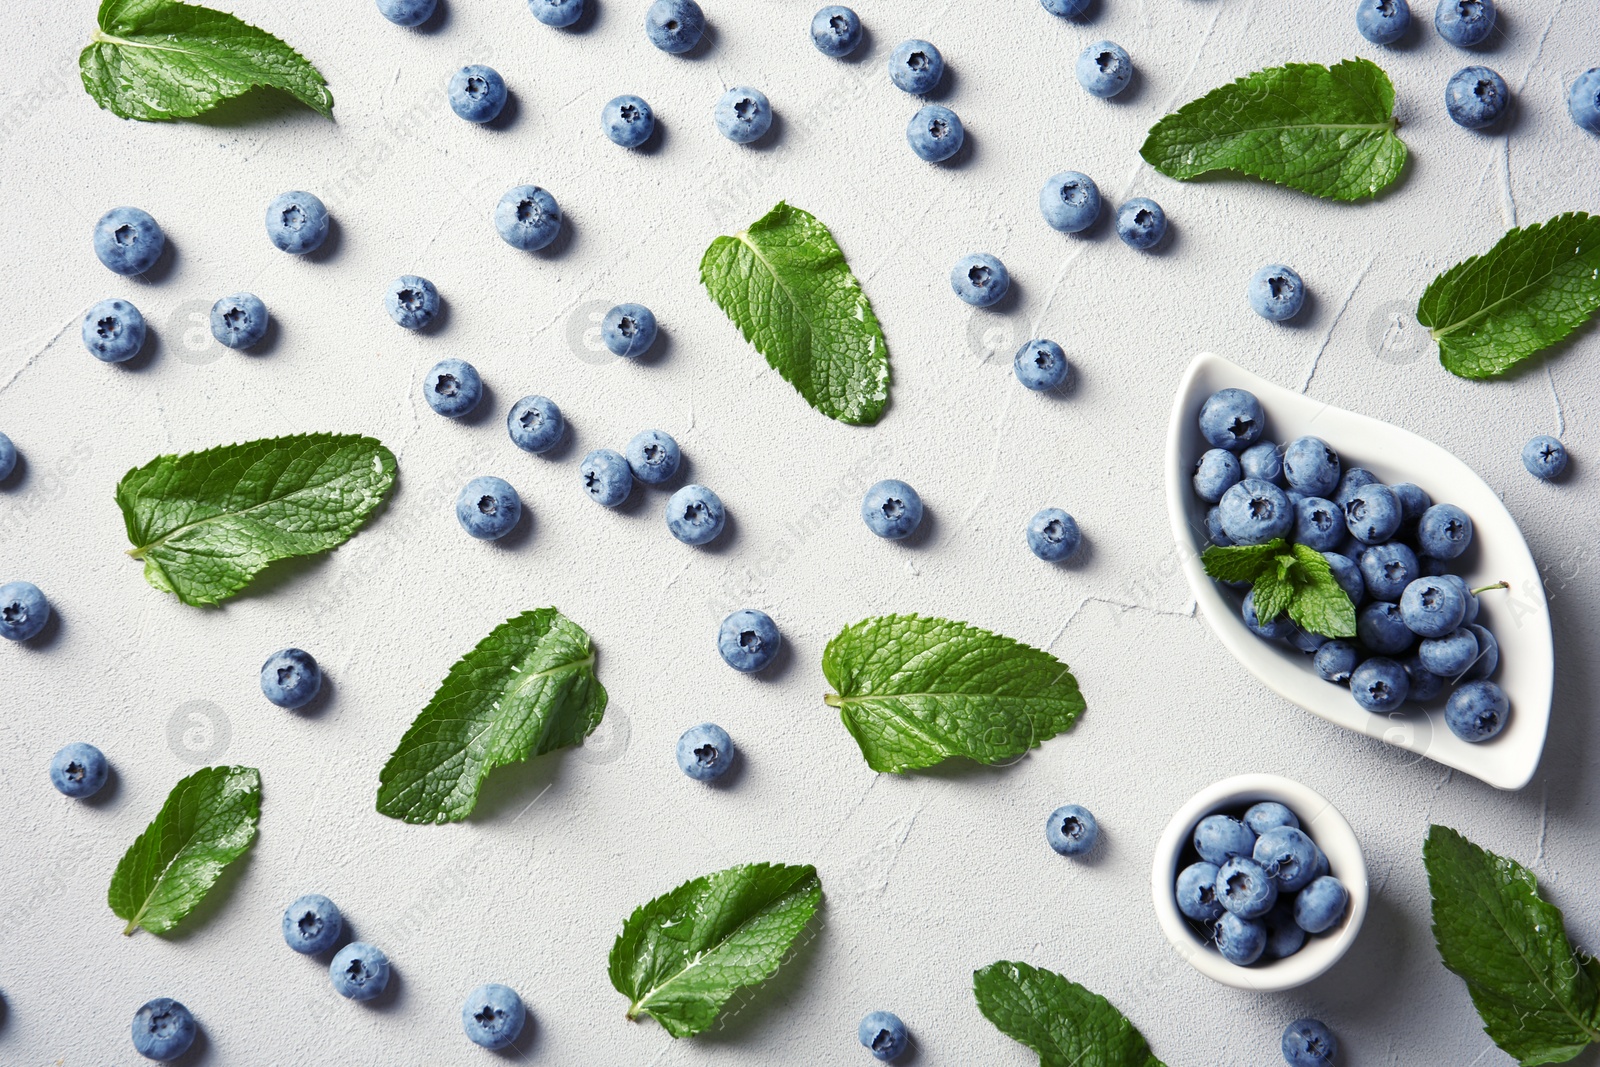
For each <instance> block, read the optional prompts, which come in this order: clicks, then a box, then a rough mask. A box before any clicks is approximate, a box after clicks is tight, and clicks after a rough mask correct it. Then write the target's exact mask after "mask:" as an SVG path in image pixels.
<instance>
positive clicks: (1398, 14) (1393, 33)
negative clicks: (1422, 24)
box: [1356, 0, 1411, 44]
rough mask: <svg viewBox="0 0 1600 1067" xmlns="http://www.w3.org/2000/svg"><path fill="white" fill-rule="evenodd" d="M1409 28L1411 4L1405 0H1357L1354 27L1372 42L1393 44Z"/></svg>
mask: <svg viewBox="0 0 1600 1067" xmlns="http://www.w3.org/2000/svg"><path fill="white" fill-rule="evenodd" d="M1410 28H1411V6H1410V5H1409V4H1407V3H1406V0H1359V2H1358V3H1357V4H1356V29H1357V30H1359V31H1360V32H1361V36H1363V37H1365V38H1366V39H1367V40H1369V41H1371V42H1372V43H1373V44H1394V43H1395V42H1396V41H1398V40H1399V39H1400V38H1402V37H1404V36H1405V33H1406V30H1408V29H1410Z"/></svg>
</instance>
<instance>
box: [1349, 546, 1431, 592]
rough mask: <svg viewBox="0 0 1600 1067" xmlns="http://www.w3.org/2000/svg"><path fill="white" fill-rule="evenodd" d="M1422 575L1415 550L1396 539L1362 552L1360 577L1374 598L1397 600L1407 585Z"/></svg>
mask: <svg viewBox="0 0 1600 1067" xmlns="http://www.w3.org/2000/svg"><path fill="white" fill-rule="evenodd" d="M1421 576H1422V568H1421V567H1420V566H1419V565H1418V563H1417V556H1416V553H1414V552H1412V551H1411V549H1410V548H1408V547H1406V546H1405V545H1403V544H1401V543H1400V542H1399V541H1390V542H1389V543H1388V544H1384V545H1373V546H1372V547H1371V548H1368V549H1366V550H1365V551H1363V552H1362V553H1361V580H1362V581H1364V582H1365V583H1366V585H1367V592H1369V593H1371V594H1372V597H1373V599H1374V600H1393V601H1399V599H1400V597H1401V596H1403V595H1404V594H1405V591H1406V586H1408V585H1410V584H1411V583H1412V582H1413V581H1415V580H1416V579H1417V578H1419V577H1421Z"/></svg>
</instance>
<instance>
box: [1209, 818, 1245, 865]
mask: <svg viewBox="0 0 1600 1067" xmlns="http://www.w3.org/2000/svg"><path fill="white" fill-rule="evenodd" d="M1255 847H1256V835H1255V833H1254V832H1253V831H1252V830H1251V829H1250V828H1249V827H1248V826H1246V825H1245V824H1244V823H1242V822H1240V821H1239V820H1238V819H1235V818H1234V817H1233V816H1231V815H1207V816H1206V817H1205V818H1204V819H1201V820H1200V821H1199V823H1197V824H1196V825H1195V828H1194V850H1195V851H1196V852H1198V853H1200V858H1201V859H1203V860H1205V861H1206V862H1207V863H1214V864H1216V865H1217V866H1218V867H1220V866H1222V865H1223V864H1224V863H1226V862H1228V860H1230V859H1233V858H1234V857H1236V856H1249V855H1250V853H1251V852H1252V851H1253V850H1254V849H1255Z"/></svg>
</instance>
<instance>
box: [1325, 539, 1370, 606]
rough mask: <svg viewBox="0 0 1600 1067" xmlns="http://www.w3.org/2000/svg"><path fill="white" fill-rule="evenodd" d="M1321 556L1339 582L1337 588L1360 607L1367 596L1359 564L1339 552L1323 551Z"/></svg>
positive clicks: (1335, 579) (1364, 580)
mask: <svg viewBox="0 0 1600 1067" xmlns="http://www.w3.org/2000/svg"><path fill="white" fill-rule="evenodd" d="M1322 558H1323V559H1325V560H1327V561H1328V569H1329V570H1331V571H1332V572H1333V580H1334V581H1335V582H1338V583H1339V588H1340V589H1343V590H1344V594H1345V596H1347V597H1349V598H1350V603H1352V604H1354V605H1355V606H1356V607H1360V606H1361V602H1362V601H1363V600H1365V599H1366V598H1367V582H1366V579H1365V578H1363V577H1361V567H1360V565H1359V564H1357V563H1356V562H1355V561H1354V560H1352V559H1351V558H1350V557H1349V556H1346V555H1344V554H1343V553H1340V552H1324V553H1323V554H1322Z"/></svg>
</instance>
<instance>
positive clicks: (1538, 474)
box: [83, 304, 1567, 482]
mask: <svg viewBox="0 0 1600 1067" xmlns="http://www.w3.org/2000/svg"><path fill="white" fill-rule="evenodd" d="M95 306H96V307H100V306H101V305H100V304H97V305H95ZM135 314H137V312H135ZM83 329H84V339H85V341H86V342H87V340H88V330H89V324H88V323H87V322H85V323H84V324H83ZM101 358H102V359H103V358H105V357H103V356H102V357H101ZM1522 465H1523V467H1525V468H1527V471H1528V473H1529V474H1531V475H1533V476H1534V477H1535V478H1542V479H1544V480H1545V481H1547V482H1548V481H1552V480H1553V479H1556V478H1559V477H1561V472H1562V471H1564V470H1566V469H1567V449H1566V446H1565V445H1563V444H1562V443H1561V442H1560V441H1557V440H1556V439H1555V438H1554V437H1544V436H1541V437H1535V438H1533V439H1532V440H1531V441H1529V442H1528V443H1527V444H1525V445H1523V446H1522Z"/></svg>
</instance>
